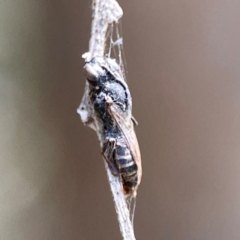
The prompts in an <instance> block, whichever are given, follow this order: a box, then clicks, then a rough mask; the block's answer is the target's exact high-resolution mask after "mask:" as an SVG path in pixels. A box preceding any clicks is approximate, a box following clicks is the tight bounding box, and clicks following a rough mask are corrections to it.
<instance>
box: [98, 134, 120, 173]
mask: <svg viewBox="0 0 240 240" xmlns="http://www.w3.org/2000/svg"><path fill="white" fill-rule="evenodd" d="M115 145H116V140H115V138H108V139H107V140H106V141H105V142H104V144H103V148H102V156H103V158H104V159H105V161H106V162H107V164H108V166H109V168H110V170H111V172H112V174H113V175H114V176H118V175H119V171H118V169H117V167H116V165H115V161H114V151H115Z"/></svg>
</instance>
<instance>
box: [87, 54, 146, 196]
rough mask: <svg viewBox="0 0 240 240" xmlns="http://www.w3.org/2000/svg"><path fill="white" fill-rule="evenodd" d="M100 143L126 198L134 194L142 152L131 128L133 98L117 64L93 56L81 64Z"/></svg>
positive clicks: (140, 170)
mask: <svg viewBox="0 0 240 240" xmlns="http://www.w3.org/2000/svg"><path fill="white" fill-rule="evenodd" d="M84 70H85V76H86V78H87V80H88V82H89V99H90V101H91V103H92V105H93V109H94V111H95V115H96V121H97V122H98V124H97V125H98V131H99V133H100V136H101V139H100V142H101V143H102V144H101V145H102V146H101V147H102V156H103V158H104V159H105V160H106V162H107V164H108V166H109V169H110V170H111V172H112V174H113V175H115V176H119V177H120V179H121V181H122V185H123V192H124V194H125V197H126V198H127V199H129V198H130V197H135V196H136V193H137V188H138V186H139V184H140V181H141V177H142V167H141V155H140V150H139V146H138V141H137V138H136V135H135V131H134V125H136V124H137V122H136V120H135V119H134V118H133V117H132V98H131V94H130V91H129V88H128V86H127V84H126V82H125V81H124V78H123V76H122V74H121V71H120V67H119V66H118V64H117V63H116V62H115V61H114V60H113V59H110V58H103V57H94V58H92V59H91V60H90V61H88V62H86V63H85V65H84Z"/></svg>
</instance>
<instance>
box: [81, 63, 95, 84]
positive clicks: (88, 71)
mask: <svg viewBox="0 0 240 240" xmlns="http://www.w3.org/2000/svg"><path fill="white" fill-rule="evenodd" d="M83 71H84V75H85V77H86V79H87V80H89V81H97V80H98V77H99V74H98V72H97V71H96V69H95V68H94V66H92V65H91V64H90V63H86V64H85V65H84V67H83Z"/></svg>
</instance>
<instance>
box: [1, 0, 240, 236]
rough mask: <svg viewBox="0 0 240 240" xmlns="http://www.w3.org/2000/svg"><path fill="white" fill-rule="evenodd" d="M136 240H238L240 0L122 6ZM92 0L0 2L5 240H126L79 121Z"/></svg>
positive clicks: (94, 144)
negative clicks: (136, 183) (135, 164)
mask: <svg viewBox="0 0 240 240" xmlns="http://www.w3.org/2000/svg"><path fill="white" fill-rule="evenodd" d="M120 4H121V6H122V7H123V9H124V18H123V34H124V49H125V54H126V58H127V64H128V70H129V74H128V78H129V82H130V88H131V90H132V95H133V101H134V116H135V117H136V119H137V120H138V121H139V123H140V124H139V127H138V128H137V135H138V138H139V142H140V146H141V151H142V158H143V170H144V175H143V181H142V184H141V186H140V188H139V193H138V199H137V209H136V215H135V231H136V237H137V239H138V240H147V239H150V240H203V239H204V240H239V239H240V204H239V203H240V191H239V183H240V174H239V172H240V161H239V157H240V148H239V145H240V126H239V122H240V108H239V105H240V94H239V91H240V80H239V77H240V67H239V66H240V48H239V46H240V30H239V23H240V1H238V0H229V1H223V0H218V1H217V0H201V1H199V0H181V1H178V0H154V1H144V0H138V1H137V0H121V1H120ZM90 6H91V1H90V0H58V1H56V0H55V1H54V0H41V1H40V0H18V1H4V0H0V115H1V118H0V134H1V135H0V164H1V167H0V239H1V240H55V239H58V240H66V239H67V240H76V239H82V240H94V239H104V240H108V239H109V240H110V239H119V240H120V239H121V237H120V234H119V229H118V224H117V220H116V216H115V212H114V207H113V203H112V198H111V195H110V191H109V186H108V182H107V178H106V173H105V170H104V165H103V162H102V159H101V157H100V150H99V144H98V141H97V137H96V135H95V133H94V132H93V131H91V130H90V129H88V128H86V127H84V126H83V125H82V123H81V121H80V118H79V116H78V115H77V113H76V108H77V107H78V105H79V103H80V99H81V97H82V93H83V88H84V78H83V74H82V66H83V60H82V59H81V54H82V53H84V52H85V51H87V49H88V40H89V36H90V21H91V8H90Z"/></svg>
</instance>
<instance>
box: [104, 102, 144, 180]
mask: <svg viewBox="0 0 240 240" xmlns="http://www.w3.org/2000/svg"><path fill="white" fill-rule="evenodd" d="M108 112H109V114H110V115H111V116H112V118H113V120H114V121H115V123H116V125H117V127H118V128H119V130H120V131H121V132H122V134H123V136H124V138H125V140H126V142H127V145H128V147H129V149H130V151H131V153H132V155H133V158H134V161H135V162H136V164H137V166H138V184H139V183H140V181H141V177H142V164H141V154H140V150H139V145H138V140H137V137H136V134H135V131H134V127H133V122H132V119H131V117H126V119H125V118H124V117H122V116H121V115H120V114H119V108H118V106H117V105H116V104H115V103H114V102H111V103H110V104H109V105H108Z"/></svg>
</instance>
